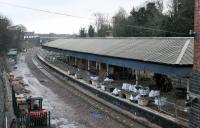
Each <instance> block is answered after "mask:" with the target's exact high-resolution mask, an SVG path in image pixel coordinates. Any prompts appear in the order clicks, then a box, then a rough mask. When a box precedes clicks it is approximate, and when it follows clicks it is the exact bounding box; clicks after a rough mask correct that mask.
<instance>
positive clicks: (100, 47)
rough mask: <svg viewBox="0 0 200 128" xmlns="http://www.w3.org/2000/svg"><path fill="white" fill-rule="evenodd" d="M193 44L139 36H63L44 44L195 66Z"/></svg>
mask: <svg viewBox="0 0 200 128" xmlns="http://www.w3.org/2000/svg"><path fill="white" fill-rule="evenodd" d="M193 44H194V39H193V38H187V37H169V38H168V37H149V38H148V37H140V38H137V37H135V38H78V39H59V40H55V41H52V42H49V43H46V44H44V46H47V47H52V48H58V49H62V50H70V51H76V52H83V53H91V54H96V55H103V56H110V57H119V58H124V59H133V60H139V61H146V62H154V63H163V64H173V65H191V64H193Z"/></svg>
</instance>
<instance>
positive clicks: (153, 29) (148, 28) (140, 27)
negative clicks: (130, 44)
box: [118, 24, 186, 35]
mask: <svg viewBox="0 0 200 128" xmlns="http://www.w3.org/2000/svg"><path fill="white" fill-rule="evenodd" d="M118 25H119V26H125V27H132V28H138V29H146V30H152V31H160V32H169V33H174V34H180V35H185V34H186V33H178V32H172V31H167V30H162V29H155V28H150V27H143V26H134V25H123V24H118Z"/></svg>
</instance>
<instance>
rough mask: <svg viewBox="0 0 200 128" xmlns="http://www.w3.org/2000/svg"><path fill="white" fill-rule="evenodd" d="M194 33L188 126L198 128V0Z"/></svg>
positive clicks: (199, 104) (199, 13) (199, 25)
mask: <svg viewBox="0 0 200 128" xmlns="http://www.w3.org/2000/svg"><path fill="white" fill-rule="evenodd" d="M194 20H195V21H194V23H195V24H194V27H195V28H194V30H195V32H197V33H196V34H195V37H194V38H195V43H194V60H193V63H194V65H193V69H194V71H193V73H192V78H191V81H190V92H191V93H193V94H195V95H196V96H197V99H196V100H194V101H193V102H192V108H191V111H190V123H189V127H190V128H200V98H199V97H200V34H199V32H200V0H195V19H194Z"/></svg>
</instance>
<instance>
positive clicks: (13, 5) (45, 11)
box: [0, 1, 186, 35]
mask: <svg viewBox="0 0 200 128" xmlns="http://www.w3.org/2000/svg"><path fill="white" fill-rule="evenodd" d="M0 4H4V5H9V6H12V7H17V8H23V9H28V10H33V11H39V12H44V13H50V14H55V15H62V16H67V17H73V18H79V19H85V20H90V21H91V20H92V21H96V20H95V19H91V18H86V17H81V16H75V15H70V14H67V13H61V12H55V11H49V10H44V9H37V8H31V7H27V6H21V5H16V4H11V3H6V2H2V1H0ZM109 23H112V22H109ZM119 25H120V26H125V27H132V28H137V29H145V30H152V31H159V32H168V33H174V34H180V35H185V34H186V33H178V32H172V31H167V30H162V29H155V28H151V27H144V26H134V25H129V24H127V25H124V24H119Z"/></svg>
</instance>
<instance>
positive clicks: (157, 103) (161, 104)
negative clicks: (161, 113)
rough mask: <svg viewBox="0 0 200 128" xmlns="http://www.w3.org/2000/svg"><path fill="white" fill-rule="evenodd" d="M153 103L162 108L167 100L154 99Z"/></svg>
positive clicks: (164, 98)
mask: <svg viewBox="0 0 200 128" xmlns="http://www.w3.org/2000/svg"><path fill="white" fill-rule="evenodd" d="M154 101H155V105H158V106H164V105H165V104H166V101H167V98H166V97H161V98H158V97H156V98H155V100H154Z"/></svg>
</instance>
